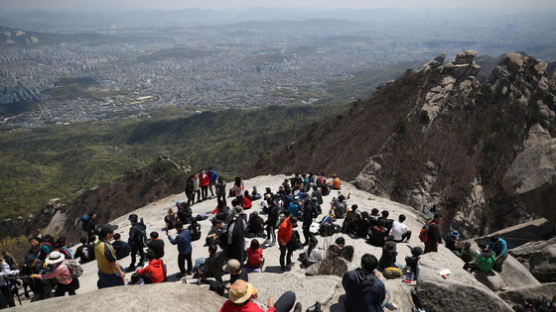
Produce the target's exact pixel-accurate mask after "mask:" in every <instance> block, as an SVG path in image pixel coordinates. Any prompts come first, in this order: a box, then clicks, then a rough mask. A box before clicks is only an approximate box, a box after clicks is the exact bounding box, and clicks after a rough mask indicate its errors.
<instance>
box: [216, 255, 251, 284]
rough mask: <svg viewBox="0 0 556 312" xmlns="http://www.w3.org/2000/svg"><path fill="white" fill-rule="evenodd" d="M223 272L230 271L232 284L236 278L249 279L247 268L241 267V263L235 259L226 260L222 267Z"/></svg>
mask: <svg viewBox="0 0 556 312" xmlns="http://www.w3.org/2000/svg"><path fill="white" fill-rule="evenodd" d="M222 269H223V270H224V272H226V273H230V284H233V283H234V282H235V281H237V280H239V279H240V280H244V281H246V282H248V281H249V275H248V272H247V270H245V269H244V268H242V267H241V263H239V261H237V260H236V259H230V260H228V263H226V265H225V266H224V267H223V268H222Z"/></svg>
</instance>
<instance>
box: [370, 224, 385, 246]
mask: <svg viewBox="0 0 556 312" xmlns="http://www.w3.org/2000/svg"><path fill="white" fill-rule="evenodd" d="M385 224H386V220H384V219H380V220H378V225H375V226H373V227H372V228H371V229H370V230H369V243H370V244H371V245H373V246H376V247H383V246H384V242H385V241H386V237H388V230H387V229H386V227H385Z"/></svg>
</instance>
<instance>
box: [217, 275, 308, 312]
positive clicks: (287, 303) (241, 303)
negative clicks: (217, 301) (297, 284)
mask: <svg viewBox="0 0 556 312" xmlns="http://www.w3.org/2000/svg"><path fill="white" fill-rule="evenodd" d="M255 299H257V291H256V290H255V288H254V287H253V285H251V284H249V283H247V282H246V281H243V280H237V281H236V282H234V283H233V284H232V286H231V287H230V290H229V295H228V300H226V302H224V304H223V305H222V307H221V308H220V312H240V311H245V312H264V311H265V310H263V309H262V308H261V307H260V306H259V305H258V304H257V303H255ZM295 300H296V297H295V293H294V292H293V291H287V292H285V293H284V294H282V296H280V298H278V300H276V303H275V302H274V301H273V300H272V298H268V301H267V309H266V312H289V311H290V310H291V309H292V308H294V305H295V308H294V310H293V312H301V309H302V307H301V303H299V302H298V303H297V304H296V303H295Z"/></svg>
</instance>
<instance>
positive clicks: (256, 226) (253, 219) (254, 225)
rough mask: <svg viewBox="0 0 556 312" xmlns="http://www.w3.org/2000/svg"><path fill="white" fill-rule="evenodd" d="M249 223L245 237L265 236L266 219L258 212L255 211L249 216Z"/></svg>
mask: <svg viewBox="0 0 556 312" xmlns="http://www.w3.org/2000/svg"><path fill="white" fill-rule="evenodd" d="M247 223H248V226H247V230H246V233H245V237H247V238H253V237H264V220H263V218H261V217H260V216H259V213H258V212H256V211H253V212H252V213H251V215H250V216H249V222H247Z"/></svg>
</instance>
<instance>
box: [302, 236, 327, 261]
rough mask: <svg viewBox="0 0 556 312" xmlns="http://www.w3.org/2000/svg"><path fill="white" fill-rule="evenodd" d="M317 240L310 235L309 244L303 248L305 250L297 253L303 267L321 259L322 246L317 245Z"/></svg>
mask: <svg viewBox="0 0 556 312" xmlns="http://www.w3.org/2000/svg"><path fill="white" fill-rule="evenodd" d="M318 243H319V241H318V240H317V239H316V238H315V237H314V236H311V238H310V242H309V246H308V247H307V249H305V252H303V253H301V254H300V255H299V258H300V261H301V265H302V266H303V267H306V268H307V267H309V266H311V265H313V264H315V263H317V262H319V261H322V248H320V247H317V244H318Z"/></svg>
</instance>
